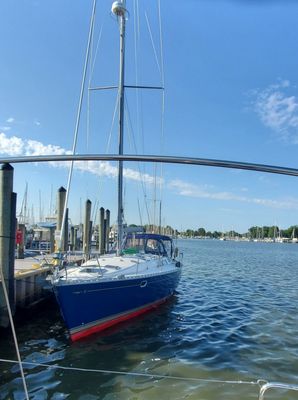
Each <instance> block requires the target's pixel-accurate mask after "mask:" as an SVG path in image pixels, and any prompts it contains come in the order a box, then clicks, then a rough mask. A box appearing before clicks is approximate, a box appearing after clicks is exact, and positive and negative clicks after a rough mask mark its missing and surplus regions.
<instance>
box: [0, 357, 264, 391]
mask: <svg viewBox="0 0 298 400" xmlns="http://www.w3.org/2000/svg"><path fill="white" fill-rule="evenodd" d="M0 362H6V363H10V364H16V363H17V362H16V361H14V360H7V359H2V358H0ZM22 363H23V364H24V365H26V364H27V365H33V366H36V367H47V368H52V369H60V370H66V371H77V372H93V373H100V374H111V375H124V376H136V377H144V378H154V379H171V380H180V381H188V382H206V383H220V384H222V383H226V384H231V385H237V384H238V385H253V386H259V385H260V381H259V380H258V381H242V380H230V381H228V380H222V379H205V378H191V377H182V376H175V375H162V374H150V373H149V374H148V373H145V372H125V371H115V370H108V369H93V368H78V367H64V366H60V365H51V364H42V363H35V362H30V361H23V362H22ZM266 383H267V382H266Z"/></svg>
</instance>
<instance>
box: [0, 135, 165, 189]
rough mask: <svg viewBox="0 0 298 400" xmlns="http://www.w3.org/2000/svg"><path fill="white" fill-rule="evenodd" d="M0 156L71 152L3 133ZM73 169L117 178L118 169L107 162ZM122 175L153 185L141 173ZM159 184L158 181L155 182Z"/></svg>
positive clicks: (131, 171)
mask: <svg viewBox="0 0 298 400" xmlns="http://www.w3.org/2000/svg"><path fill="white" fill-rule="evenodd" d="M0 154H5V155H7V156H42V155H67V154H71V151H69V150H66V149H64V148H62V147H60V146H56V145H53V144H47V145H45V144H43V143H41V142H39V141H37V140H31V139H21V138H19V137H17V136H11V137H8V136H7V135H6V134H5V133H3V132H2V133H0ZM50 164H51V165H52V166H54V167H60V168H65V167H68V165H69V163H67V162H66V163H65V162H51V163H50ZM74 168H75V169H76V170H79V171H81V172H88V173H91V174H94V175H97V176H107V177H110V178H115V177H117V174H118V169H117V168H116V167H115V166H113V165H112V164H111V163H109V162H104V161H77V162H75V163H74ZM123 175H124V177H125V178H127V179H129V180H131V181H141V180H143V181H144V182H146V183H148V184H153V183H154V177H153V176H151V175H149V174H144V173H141V172H139V171H137V170H134V169H131V168H124V169H123ZM156 181H157V183H158V184H160V179H157V180H156Z"/></svg>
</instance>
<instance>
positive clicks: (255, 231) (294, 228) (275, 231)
mask: <svg viewBox="0 0 298 400" xmlns="http://www.w3.org/2000/svg"><path fill="white" fill-rule="evenodd" d="M179 234H180V235H181V236H184V237H209V238H212V239H218V238H220V237H230V238H235V237H240V238H241V237H248V238H250V239H266V238H271V239H274V238H277V237H283V238H289V239H290V238H293V237H298V225H291V226H290V227H289V228H287V229H280V228H279V227H278V226H277V225H272V226H252V227H250V228H249V229H248V231H247V232H245V233H239V232H236V231H234V230H231V231H226V232H221V231H213V232H211V231H207V230H206V229H205V228H202V227H201V228H198V229H186V230H185V231H183V232H179Z"/></svg>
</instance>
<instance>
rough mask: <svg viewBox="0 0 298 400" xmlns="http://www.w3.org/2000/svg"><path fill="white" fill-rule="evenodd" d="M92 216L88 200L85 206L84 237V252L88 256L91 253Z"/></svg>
mask: <svg viewBox="0 0 298 400" xmlns="http://www.w3.org/2000/svg"><path fill="white" fill-rule="evenodd" d="M90 216H91V201H90V200H89V199H88V200H87V201H86V206H85V223H84V237H83V252H84V253H85V254H86V255H88V254H89V253H90Z"/></svg>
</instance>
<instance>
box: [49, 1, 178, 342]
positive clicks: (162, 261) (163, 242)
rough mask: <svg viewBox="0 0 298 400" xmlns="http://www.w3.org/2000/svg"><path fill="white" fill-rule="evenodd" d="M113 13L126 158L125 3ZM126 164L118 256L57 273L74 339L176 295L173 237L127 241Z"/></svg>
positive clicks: (120, 185)
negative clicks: (125, 227)
mask: <svg viewBox="0 0 298 400" xmlns="http://www.w3.org/2000/svg"><path fill="white" fill-rule="evenodd" d="M112 13H113V14H114V15H115V16H116V17H117V19H118V22H119V26H120V80H119V82H120V83H119V88H118V90H119V96H118V101H119V155H122V154H123V127H124V89H125V84H124V58H125V56H124V47H125V46H124V40H125V23H126V14H127V11H126V8H125V2H121V1H116V2H114V3H113V5H112ZM122 197H123V162H122V161H119V163H118V219H117V222H118V224H117V225H118V228H117V252H116V254H107V255H104V256H102V257H100V258H96V259H92V260H89V261H87V262H86V263H84V264H83V265H81V266H80V267H66V268H65V269H64V268H63V269H60V270H59V269H58V270H56V272H55V274H54V275H53V277H52V284H53V287H54V292H55V295H56V298H57V300H58V303H59V305H60V308H61V312H62V315H63V318H64V320H65V323H66V325H67V327H68V329H69V332H70V336H71V339H72V340H77V339H80V338H82V337H84V336H87V335H89V334H92V333H94V332H98V331H101V330H103V329H106V328H109V327H110V326H112V325H115V324H117V323H120V322H122V321H125V320H127V319H130V318H132V317H136V316H138V315H140V314H142V313H144V312H146V311H148V310H150V309H153V308H155V307H157V306H158V305H159V304H161V303H163V302H165V301H166V300H167V299H168V298H169V297H170V296H172V295H173V294H174V292H175V289H176V287H177V285H178V282H179V279H180V275H181V262H180V261H179V260H177V253H178V252H177V249H175V248H174V246H173V242H172V239H171V238H170V237H168V236H163V235H158V234H148V233H141V234H134V235H133V234H132V235H128V236H127V237H126V238H124V234H123V232H124V229H123V200H122Z"/></svg>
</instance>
